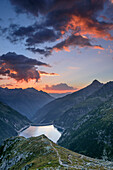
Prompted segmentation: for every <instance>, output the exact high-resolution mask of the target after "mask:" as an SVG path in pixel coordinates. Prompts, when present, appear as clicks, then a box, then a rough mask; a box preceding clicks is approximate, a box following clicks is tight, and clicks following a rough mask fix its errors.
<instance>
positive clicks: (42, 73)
mask: <svg viewBox="0 0 113 170" xmlns="http://www.w3.org/2000/svg"><path fill="white" fill-rule="evenodd" d="M39 74H40V75H41V76H59V74H57V73H47V72H45V71H39Z"/></svg>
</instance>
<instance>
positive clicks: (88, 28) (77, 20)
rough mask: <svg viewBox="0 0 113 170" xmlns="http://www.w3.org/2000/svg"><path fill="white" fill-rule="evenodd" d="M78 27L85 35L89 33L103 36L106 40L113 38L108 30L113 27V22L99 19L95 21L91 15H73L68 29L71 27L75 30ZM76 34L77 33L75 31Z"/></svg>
mask: <svg viewBox="0 0 113 170" xmlns="http://www.w3.org/2000/svg"><path fill="white" fill-rule="evenodd" d="M77 27H79V28H80V31H79V33H80V35H82V36H84V35H87V34H89V35H90V36H91V37H94V38H103V39H106V40H113V37H112V36H111V34H110V33H109V32H108V30H112V29H113V24H107V23H100V22H98V21H96V20H95V21H94V20H92V19H91V18H89V17H81V16H75V15H72V16H71V20H70V21H69V22H68V23H67V25H66V29H65V30H66V31H69V30H70V29H71V30H73V31H75V30H76V29H77ZM75 34H76V33H75ZM77 34H78V33H77Z"/></svg>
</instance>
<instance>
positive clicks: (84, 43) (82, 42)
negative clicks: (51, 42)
mask: <svg viewBox="0 0 113 170" xmlns="http://www.w3.org/2000/svg"><path fill="white" fill-rule="evenodd" d="M70 46H72V47H74V46H81V47H92V48H97V49H103V48H102V47H101V46H98V45H91V43H90V40H89V39H88V38H84V37H82V36H81V35H78V36H76V35H71V36H70V37H69V38H67V39H66V40H64V41H62V42H60V43H58V44H56V45H55V46H54V47H53V49H54V50H55V51H59V50H63V49H64V50H66V51H69V48H68V47H70Z"/></svg>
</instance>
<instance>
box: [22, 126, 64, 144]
mask: <svg viewBox="0 0 113 170" xmlns="http://www.w3.org/2000/svg"><path fill="white" fill-rule="evenodd" d="M42 134H44V135H46V136H47V137H48V138H49V139H51V140H52V141H53V142H55V143H56V142H57V141H58V139H59V138H60V137H61V132H60V131H58V130H57V128H55V127H54V126H53V125H48V126H30V127H29V128H27V129H25V130H23V131H22V132H20V134H19V136H24V137H25V138H29V137H31V136H34V137H35V136H40V135H42Z"/></svg>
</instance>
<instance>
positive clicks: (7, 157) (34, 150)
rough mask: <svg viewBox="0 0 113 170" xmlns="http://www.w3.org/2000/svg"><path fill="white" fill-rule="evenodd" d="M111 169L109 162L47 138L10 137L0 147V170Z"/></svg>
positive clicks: (111, 164) (112, 166)
mask: <svg viewBox="0 0 113 170" xmlns="http://www.w3.org/2000/svg"><path fill="white" fill-rule="evenodd" d="M84 168H85V169H96V170H98V169H104V170H108V169H109V170H111V169H113V163H112V162H108V161H107V162H106V161H103V160H97V159H92V158H90V157H86V156H84V155H80V154H77V153H74V152H72V151H70V150H68V149H65V148H62V147H60V146H58V145H57V144H55V143H53V142H52V141H51V140H49V139H48V138H47V137H46V136H44V135H41V136H39V137H32V138H28V139H25V138H24V137H15V138H10V139H8V140H6V141H5V142H4V145H3V146H1V147H0V169H1V170H8V169H14V170H17V169H18V170H28V169H29V170H51V169H54V170H64V169H72V170H73V169H84Z"/></svg>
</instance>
